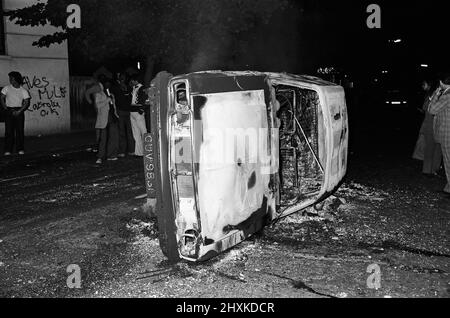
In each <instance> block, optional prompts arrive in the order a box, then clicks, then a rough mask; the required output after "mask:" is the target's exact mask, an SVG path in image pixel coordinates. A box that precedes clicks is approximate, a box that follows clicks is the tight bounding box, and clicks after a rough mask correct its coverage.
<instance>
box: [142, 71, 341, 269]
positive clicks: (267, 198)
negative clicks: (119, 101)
mask: <svg viewBox="0 0 450 318" xmlns="http://www.w3.org/2000/svg"><path fill="white" fill-rule="evenodd" d="M152 86H153V87H152V88H151V89H150V104H151V122H150V123H149V125H150V127H151V129H150V132H149V134H147V135H146V137H145V150H146V154H145V159H144V160H145V162H144V163H145V176H146V186H147V194H148V197H149V198H150V199H154V200H155V202H156V207H155V211H156V215H157V219H158V228H159V232H160V237H159V239H160V245H161V248H162V250H163V252H164V254H165V255H166V256H167V257H168V258H169V259H170V260H172V261H176V260H179V259H186V260H189V261H204V260H207V259H209V258H211V257H214V256H215V255H217V254H219V253H221V252H223V251H225V250H227V249H229V248H231V247H233V246H235V245H236V244H238V243H240V242H242V241H243V240H245V239H246V238H248V237H249V236H251V235H252V234H254V233H255V232H258V231H259V230H261V229H262V228H263V227H264V226H265V225H267V224H270V223H271V222H273V221H274V220H276V219H279V218H281V217H285V216H287V215H290V214H292V213H296V212H299V211H301V210H303V209H305V208H307V207H309V206H311V205H313V204H316V203H318V202H319V201H321V200H323V199H324V198H326V197H327V196H328V195H330V194H331V193H332V192H333V191H334V190H335V189H336V187H337V186H338V184H339V183H340V181H341V180H342V179H343V177H344V175H345V173H346V168H347V148H348V119H347V109H346V103H345V95H344V90H343V88H342V87H341V86H338V85H335V84H333V83H329V82H326V81H323V80H321V79H319V78H315V77H309V76H296V75H290V74H279V73H260V72H222V71H209V72H201V73H192V74H187V75H181V76H176V77H172V76H171V75H170V74H168V73H166V72H162V73H160V74H158V76H157V77H156V78H155V79H154V80H153V82H152Z"/></svg>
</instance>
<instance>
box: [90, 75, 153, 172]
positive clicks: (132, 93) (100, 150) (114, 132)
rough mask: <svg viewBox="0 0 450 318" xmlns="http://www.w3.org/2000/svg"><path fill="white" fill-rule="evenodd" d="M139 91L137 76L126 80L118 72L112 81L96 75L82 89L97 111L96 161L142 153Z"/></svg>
mask: <svg viewBox="0 0 450 318" xmlns="http://www.w3.org/2000/svg"><path fill="white" fill-rule="evenodd" d="M142 94H143V85H142V83H140V81H139V79H138V77H137V76H132V77H131V78H130V79H129V80H128V79H127V76H126V75H125V74H120V73H119V74H117V75H116V77H115V79H114V80H113V81H110V80H108V79H107V78H106V77H105V76H100V77H99V79H98V81H96V82H95V83H93V84H91V85H90V87H88V89H87V90H86V94H85V95H86V99H87V101H88V102H89V103H90V104H94V105H95V109H96V111H97V121H96V124H95V128H96V132H97V149H96V151H97V162H96V163H97V164H101V163H103V162H104V161H105V160H109V161H116V160H118V158H123V157H125V156H127V155H130V156H137V157H142V156H143V155H144V146H143V138H144V135H145V134H146V133H147V126H146V122H145V111H144V103H143V101H142V98H141V96H142Z"/></svg>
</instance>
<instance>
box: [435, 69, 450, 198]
mask: <svg viewBox="0 0 450 318" xmlns="http://www.w3.org/2000/svg"><path fill="white" fill-rule="evenodd" d="M430 113H431V114H432V115H435V118H434V138H435V139H436V142H437V143H439V144H440V145H441V148H442V154H443V157H444V166H445V173H446V175H447V185H446V186H445V189H444V192H445V193H446V194H447V195H448V197H449V198H450V73H447V74H445V75H443V76H442V77H441V81H440V85H439V88H438V89H437V90H436V91H435V92H434V94H433V96H432V98H431V101H430Z"/></svg>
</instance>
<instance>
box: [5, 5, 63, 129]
mask: <svg viewBox="0 0 450 318" xmlns="http://www.w3.org/2000/svg"><path fill="white" fill-rule="evenodd" d="M0 1H3V8H4V10H10V9H14V8H21V7H25V6H29V5H31V4H33V3H35V2H37V0H0ZM41 2H42V1H41ZM4 23H5V42H6V55H5V56H0V86H5V85H8V84H9V83H8V73H9V72H11V71H19V72H20V73H22V75H23V76H24V77H25V80H26V83H25V84H24V88H26V89H28V90H29V91H30V93H31V96H32V100H31V107H30V109H29V110H28V111H27V112H26V115H25V134H26V135H27V136H30V135H31V136H32V135H40V134H42V135H48V134H54V133H64V132H68V131H70V100H69V66H68V52H67V43H66V42H64V43H62V44H55V45H51V46H50V47H49V48H38V47H34V46H32V43H33V42H34V41H36V40H37V39H39V37H40V36H42V35H45V34H50V33H53V32H54V31H55V30H56V29H55V28H54V27H52V26H44V27H21V26H19V25H16V24H14V23H13V22H10V21H9V20H8V19H5V20H4ZM4 126H5V125H4V123H0V136H3V134H4Z"/></svg>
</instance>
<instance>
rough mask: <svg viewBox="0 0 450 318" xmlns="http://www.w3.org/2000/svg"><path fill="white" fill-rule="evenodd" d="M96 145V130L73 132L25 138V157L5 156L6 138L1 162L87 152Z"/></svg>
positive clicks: (0, 149) (0, 150)
mask: <svg viewBox="0 0 450 318" xmlns="http://www.w3.org/2000/svg"><path fill="white" fill-rule="evenodd" d="M94 144H95V129H88V130H79V131H71V132H69V133H64V134H55V135H45V136H44V135H39V136H30V137H25V155H24V156H18V155H17V154H13V155H12V156H10V157H5V156H3V150H4V145H5V138H3V137H1V138H0V162H10V161H16V160H21V158H22V159H30V158H38V157H42V156H47V155H48V154H65V153H72V152H79V151H85V150H86V149H89V148H91V147H92V146H93V145H94Z"/></svg>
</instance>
